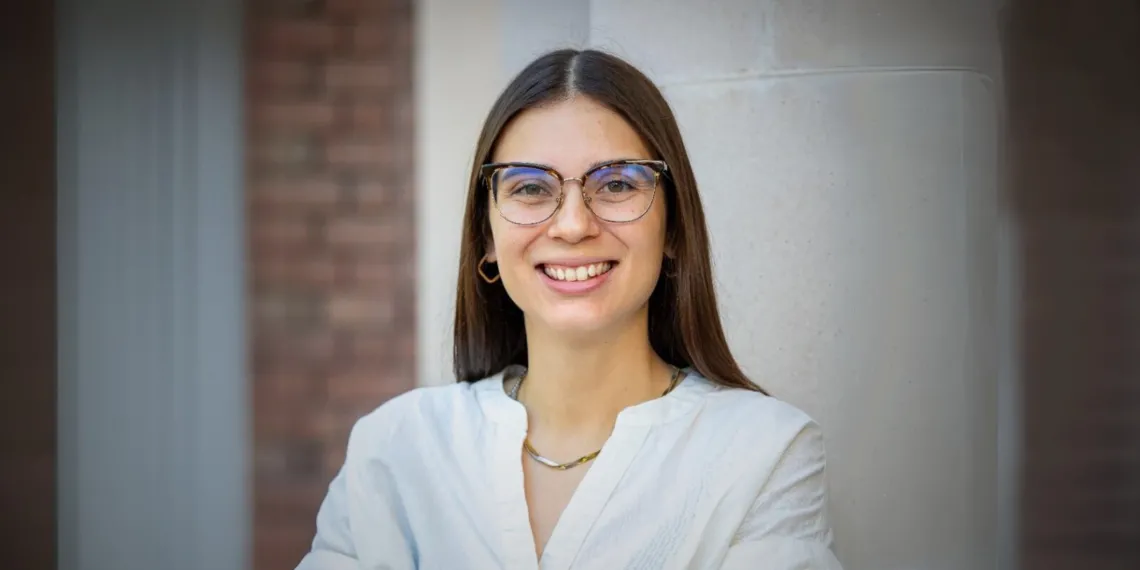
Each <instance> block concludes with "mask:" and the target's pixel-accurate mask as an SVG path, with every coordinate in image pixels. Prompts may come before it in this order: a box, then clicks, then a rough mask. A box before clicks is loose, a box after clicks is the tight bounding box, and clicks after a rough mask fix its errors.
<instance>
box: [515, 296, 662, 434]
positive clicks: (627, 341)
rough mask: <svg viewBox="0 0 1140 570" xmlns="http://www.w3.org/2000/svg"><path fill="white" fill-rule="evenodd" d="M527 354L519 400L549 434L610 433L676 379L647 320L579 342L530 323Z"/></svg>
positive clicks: (535, 423) (534, 421)
mask: <svg viewBox="0 0 1140 570" xmlns="http://www.w3.org/2000/svg"><path fill="white" fill-rule="evenodd" d="M527 353H528V363H527V375H526V380H525V382H524V383H523V385H522V387H521V389H520V391H519V400H520V401H522V402H524V403H525V404H526V407H527V412H528V415H529V417H530V421H531V422H532V424H534V427H538V428H541V429H546V430H557V431H565V430H574V431H579V430H583V429H585V430H592V429H598V430H603V431H608V430H610V429H612V427H613V424H614V422H615V421H616V419H617V415H618V413H619V412H621V411H622V410H623V409H625V408H627V407H630V406H634V405H637V404H640V403H642V402H645V401H648V400H651V399H654V398H656V397H659V396H660V395H661V394H662V392H664V391H665V390H666V389H667V388H668V386H669V380H670V378H671V376H672V374H671V372H672V368H671V367H670V366H669V365H668V364H666V363H665V362H664V361H662V360H661V358H660V357H658V356H657V354H656V353H655V352H654V351H653V347H652V346H651V345H650V344H649V331H648V322H647V319H640V322H639V323H637V324H635V325H632V326H627V327H625V328H623V329H621V330H617V331H614V332H611V333H609V334H600V335H591V336H590V338H588V339H580V340H575V341H567V338H566V335H564V334H559V333H558V332H556V331H551V330H549V329H546V328H544V327H541V326H538V325H536V324H533V323H529V322H528V323H527Z"/></svg>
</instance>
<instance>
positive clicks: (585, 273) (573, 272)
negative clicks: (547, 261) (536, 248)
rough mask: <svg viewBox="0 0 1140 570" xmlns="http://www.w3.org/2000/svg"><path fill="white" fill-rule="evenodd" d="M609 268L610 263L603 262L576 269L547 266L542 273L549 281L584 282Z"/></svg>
mask: <svg viewBox="0 0 1140 570" xmlns="http://www.w3.org/2000/svg"><path fill="white" fill-rule="evenodd" d="M610 267H611V264H610V262H608V261H603V262H602V263H591V264H590V265H581V266H578V267H550V266H549V265H547V266H545V267H544V268H543V271H544V272H545V273H546V274H547V275H548V276H549V277H550V278H551V279H557V280H559V281H585V280H587V279H590V278H591V277H597V276H598V275H601V274H603V273H605V272H607V271H609V270H610Z"/></svg>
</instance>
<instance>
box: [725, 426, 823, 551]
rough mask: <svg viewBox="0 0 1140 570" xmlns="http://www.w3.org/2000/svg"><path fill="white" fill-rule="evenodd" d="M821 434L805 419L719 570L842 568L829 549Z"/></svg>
mask: <svg viewBox="0 0 1140 570" xmlns="http://www.w3.org/2000/svg"><path fill="white" fill-rule="evenodd" d="M825 463H826V462H825V457H824V446H823V435H822V433H821V431H820V429H819V426H818V425H817V424H815V423H814V422H809V423H808V424H807V425H806V426H805V427H804V428H803V429H802V430H801V431H800V432H799V433H798V434H797V435H796V436H795V437H794V438H793V439H792V442H791V443H790V444H789V445H788V447H787V448H786V449H785V450H784V453H783V454H782V456H781V457H780V459H779V460H778V461H777V463H776V467H775V468H774V469H773V471H772V474H771V476H770V477H769V479H768V481H767V483H765V484H764V486H763V487H762V488H761V490H760V493H759V495H758V496H757V497H756V500H755V501H754V502H753V504H752V507H751V508H750V509H749V511H748V514H747V515H746V516H745V519H744V521H743V523H742V524H741V526H740V528H739V530H738V531H737V533H736V537H735V539H734V540H733V544H732V545H731V546H730V547H729V549H728V553H727V554H726V556H725V558H724V562H723V564H722V565H721V570H745V569H754V568H764V569H766V570H842V567H841V565H840V564H839V560H838V559H837V558H836V557H835V555H834V553H833V552H832V550H831V540H832V533H831V527H830V524H829V522H828V515H827V482H826V477H825V473H824V472H825Z"/></svg>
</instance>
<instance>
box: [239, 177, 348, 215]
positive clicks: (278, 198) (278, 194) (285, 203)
mask: <svg viewBox="0 0 1140 570" xmlns="http://www.w3.org/2000/svg"><path fill="white" fill-rule="evenodd" d="M340 197H341V189H340V185H339V184H338V183H337V182H336V181H335V180H333V179H331V178H329V177H309V178H301V177H285V176H278V177H274V178H271V179H260V180H256V181H254V183H253V184H252V185H251V186H250V202H251V204H252V205H253V206H254V207H255V208H274V209H276V208H280V209H283V210H294V211H297V212H304V211H313V209H320V210H324V209H326V208H329V207H331V206H333V205H334V204H336V203H337V201H338V200H339V199H340ZM262 211H264V210H262Z"/></svg>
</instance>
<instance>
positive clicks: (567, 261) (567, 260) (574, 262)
mask: <svg viewBox="0 0 1140 570" xmlns="http://www.w3.org/2000/svg"><path fill="white" fill-rule="evenodd" d="M606 261H608V262H610V263H617V260H615V259H613V258H610V257H563V258H560V259H546V260H543V261H539V262H538V263H536V264H534V266H535V267H538V266H540V265H562V266H565V267H578V266H579V265H591V264H594V263H602V262H606Z"/></svg>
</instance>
